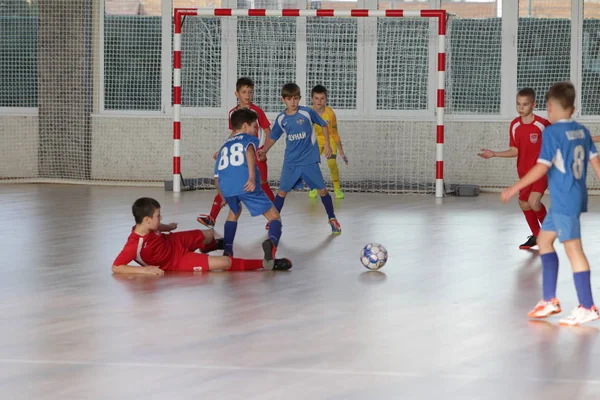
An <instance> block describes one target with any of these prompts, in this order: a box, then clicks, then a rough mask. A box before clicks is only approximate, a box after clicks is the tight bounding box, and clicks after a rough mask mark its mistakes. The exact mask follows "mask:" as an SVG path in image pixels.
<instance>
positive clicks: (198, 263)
mask: <svg viewBox="0 0 600 400" xmlns="http://www.w3.org/2000/svg"><path fill="white" fill-rule="evenodd" d="M169 240H171V241H172V242H173V247H174V248H173V250H174V254H175V258H174V260H173V262H170V263H168V265H167V266H166V267H165V268H163V270H165V271H201V270H203V269H204V270H206V271H208V254H201V253H196V252H195V251H196V250H201V249H203V248H204V234H203V233H202V231H201V230H193V231H182V232H174V233H170V234H169Z"/></svg>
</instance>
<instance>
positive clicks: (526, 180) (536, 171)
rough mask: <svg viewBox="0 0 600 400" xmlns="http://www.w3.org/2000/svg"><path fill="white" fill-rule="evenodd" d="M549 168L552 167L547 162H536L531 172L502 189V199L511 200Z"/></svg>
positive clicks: (504, 200)
mask: <svg viewBox="0 0 600 400" xmlns="http://www.w3.org/2000/svg"><path fill="white" fill-rule="evenodd" d="M548 169H550V167H548V166H547V165H546V164H542V163H540V162H538V163H537V164H535V166H534V167H533V168H531V169H530V170H529V172H528V173H527V174H525V176H524V177H523V178H521V179H520V180H519V181H518V182H517V183H515V184H514V185H512V186H511V187H508V188H506V189H504V191H502V195H501V197H502V201H503V202H505V203H506V202H507V201H508V200H510V198H511V197H513V196H514V195H516V194H517V193H518V192H519V190H521V189H523V188H524V187H526V186H529V185H531V184H533V183H534V182H536V181H538V180H539V179H540V178H541V177H543V176H544V175H546V173H548Z"/></svg>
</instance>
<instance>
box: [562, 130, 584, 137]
mask: <svg viewBox="0 0 600 400" xmlns="http://www.w3.org/2000/svg"><path fill="white" fill-rule="evenodd" d="M565 134H566V135H567V139H569V140H577V139H585V131H584V130H583V129H578V130H576V131H566V132H565Z"/></svg>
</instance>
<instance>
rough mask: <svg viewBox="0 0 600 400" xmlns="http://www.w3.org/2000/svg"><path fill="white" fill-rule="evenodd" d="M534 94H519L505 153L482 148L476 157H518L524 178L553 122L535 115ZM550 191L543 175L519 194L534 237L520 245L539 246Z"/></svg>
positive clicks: (522, 91) (523, 246) (532, 91)
mask: <svg viewBox="0 0 600 400" xmlns="http://www.w3.org/2000/svg"><path fill="white" fill-rule="evenodd" d="M535 105H536V104H535V91H534V90H533V89H531V88H523V89H521V90H519V92H518V93H517V113H518V114H519V116H518V117H517V118H515V119H514V120H513V121H512V122H511V123H510V129H509V136H510V141H509V146H510V148H509V149H508V150H505V151H500V152H495V151H492V150H489V149H482V150H481V152H480V153H478V154H477V155H478V156H479V157H482V158H485V159H489V158H492V157H502V158H513V157H517V173H518V175H519V178H522V177H523V176H525V174H527V172H529V170H530V169H531V168H533V167H534V166H535V165H536V163H537V159H538V156H539V154H540V149H541V148H542V132H543V131H544V128H546V127H547V126H549V125H550V122H549V121H548V120H546V119H544V118H542V117H540V116H537V115H535V114H534V113H533V109H534V108H535ZM547 188H548V178H547V177H546V176H545V175H544V176H543V177H542V178H540V179H539V180H538V181H536V182H534V183H533V184H531V185H529V186H527V187H525V188H523V189H521V190H520V191H519V206H520V207H521V210H522V211H523V214H524V215H525V220H526V221H527V224H528V225H529V228H530V229H531V236H529V237H528V238H527V241H526V242H525V243H523V244H522V245H520V246H519V248H520V249H530V248H532V247H534V246H536V245H537V237H538V234H539V232H540V226H541V224H542V222H543V221H544V217H546V207H545V206H544V204H543V203H542V197H543V196H544V192H545V191H546V189H547Z"/></svg>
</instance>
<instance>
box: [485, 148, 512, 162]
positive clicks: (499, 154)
mask: <svg viewBox="0 0 600 400" xmlns="http://www.w3.org/2000/svg"><path fill="white" fill-rule="evenodd" d="M477 155H478V156H479V157H481V158H485V159H486V160H487V159H489V158H493V157H500V158H514V157H516V156H518V155H519V149H517V148H516V147H511V148H510V149H508V150H504V151H492V150H490V149H481V151H480V152H479V153H477Z"/></svg>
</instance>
